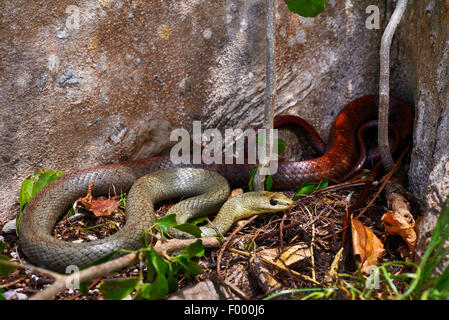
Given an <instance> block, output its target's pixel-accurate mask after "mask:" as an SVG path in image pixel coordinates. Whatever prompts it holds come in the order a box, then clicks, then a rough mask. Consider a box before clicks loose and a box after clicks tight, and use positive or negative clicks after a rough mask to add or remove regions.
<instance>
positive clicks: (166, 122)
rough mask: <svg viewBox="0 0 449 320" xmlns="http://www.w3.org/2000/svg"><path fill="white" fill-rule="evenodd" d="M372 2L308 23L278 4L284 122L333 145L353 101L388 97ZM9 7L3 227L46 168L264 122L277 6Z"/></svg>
mask: <svg viewBox="0 0 449 320" xmlns="http://www.w3.org/2000/svg"><path fill="white" fill-rule="evenodd" d="M370 4H373V3H372V1H367V0H363V1H360V0H345V1H337V0H329V1H328V3H327V5H326V9H325V11H324V12H323V13H322V14H320V15H319V16H318V17H316V18H301V17H299V16H297V15H294V14H292V13H290V12H289V11H288V10H287V8H286V5H285V3H284V2H283V1H278V16H277V30H276V38H277V44H278V47H277V53H276V55H277V76H278V102H277V106H276V112H277V113H280V112H288V113H294V114H300V115H301V116H302V117H304V118H305V119H307V120H308V121H310V123H311V124H312V125H314V126H315V127H316V128H318V130H319V132H320V134H321V135H322V136H323V138H324V139H327V134H328V130H329V128H330V124H331V123H332V121H333V119H334V117H335V115H336V114H337V113H338V111H339V110H340V109H341V108H342V107H343V106H344V105H345V104H346V103H348V102H350V101H351V100H353V99H355V98H357V97H359V96H362V95H365V94H371V93H375V92H376V91H377V79H378V53H377V52H378V47H379V40H380V36H381V31H379V30H368V29H366V28H365V19H366V17H367V14H366V13H365V10H366V7H367V6H368V5H370ZM71 5H72V6H73V5H76V8H77V10H78V11H79V18H80V19H79V26H78V28H73V26H74V22H76V21H75V20H74V16H73V15H74V11H73V7H69V6H71ZM379 6H380V12H381V19H382V21H384V20H385V19H384V15H385V11H386V8H385V7H384V4H383V3H382V4H379ZM76 8H75V9H76ZM0 12H2V15H1V17H0V19H1V25H2V32H1V36H0V37H1V38H0V84H1V85H0V136H1V137H2V139H0V168H1V170H0V185H1V187H2V189H1V192H0V221H5V220H8V219H9V218H11V217H13V216H14V215H15V214H16V213H17V201H18V191H19V188H20V184H21V182H22V181H23V179H24V178H26V177H27V176H28V175H30V174H32V173H33V172H34V170H36V169H39V168H46V169H57V170H61V171H63V172H69V171H71V170H74V169H76V168H86V167H91V166H95V165H98V164H103V163H111V162H120V161H124V160H127V159H131V158H135V157H136V156H139V157H143V156H151V155H155V154H157V153H159V152H161V151H163V150H164V149H166V148H167V146H168V135H167V134H166V133H167V132H170V129H172V128H174V127H179V126H183V127H185V128H186V129H188V130H191V128H192V125H191V124H192V120H201V121H202V123H203V127H204V128H211V127H219V128H220V129H223V128H225V127H233V128H246V127H248V126H253V125H257V124H258V123H260V122H261V120H262V109H263V97H264V85H265V82H264V76H265V61H264V56H265V38H264V37H265V0H216V1H204V0H169V1H162V0H152V1H144V0H133V1H124V0H98V1H90V0H89V1H87V0H84V1H83V0H81V1H67V0H63V1H61V0H59V1H56V0H51V1H44V0H37V1H35V0H33V1H18V0H16V1H2V2H1V3H0ZM155 134H157V135H156V136H155ZM164 138H165V139H164Z"/></svg>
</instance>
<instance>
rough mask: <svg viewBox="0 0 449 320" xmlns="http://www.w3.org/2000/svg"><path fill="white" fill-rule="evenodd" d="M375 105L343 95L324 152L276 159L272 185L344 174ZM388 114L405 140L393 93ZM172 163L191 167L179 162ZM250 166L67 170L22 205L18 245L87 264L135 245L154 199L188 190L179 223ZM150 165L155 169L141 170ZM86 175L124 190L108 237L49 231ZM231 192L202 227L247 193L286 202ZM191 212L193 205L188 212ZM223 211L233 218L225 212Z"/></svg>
mask: <svg viewBox="0 0 449 320" xmlns="http://www.w3.org/2000/svg"><path fill="white" fill-rule="evenodd" d="M377 105H378V98H377V96H375V95H370V96H364V97H362V98H359V99H357V100H354V101H353V102H351V103H349V104H348V105H347V106H346V107H345V108H343V109H342V111H341V112H340V113H339V114H338V115H337V117H336V119H335V121H334V123H333V125H332V128H331V131H330V134H329V143H328V146H327V148H326V150H323V151H324V154H323V155H322V156H320V157H318V158H315V159H312V160H305V161H282V162H279V164H278V171H277V173H276V174H275V175H273V187H274V188H275V189H278V190H279V189H291V188H297V187H300V186H301V185H302V183H303V182H305V181H309V182H318V181H321V180H323V179H325V178H335V179H339V178H341V177H343V176H344V175H345V173H347V172H348V171H349V170H350V169H351V166H352V165H353V164H354V162H355V161H356V158H357V139H356V132H357V130H358V128H359V127H360V126H361V125H362V124H363V123H365V122H367V121H369V120H372V119H376V118H377ZM286 117H289V116H286ZM279 119H280V120H279ZM282 119H283V120H282ZM286 119H287V118H285V117H284V118H282V117H279V118H278V121H277V124H278V125H280V124H283V123H287V122H288V121H287V120H286ZM390 121H391V122H393V123H395V124H396V126H397V127H398V128H401V130H400V139H401V141H405V139H406V138H407V137H408V136H409V135H410V133H411V129H412V121H413V116H412V110H411V108H410V107H409V106H408V105H406V104H405V103H403V102H401V101H399V100H397V99H393V98H392V99H391V100H390ZM275 125H276V120H275ZM304 131H305V133H306V136H307V135H309V137H312V138H311V139H312V141H313V139H315V138H314V137H317V136H318V135H317V134H316V133H314V132H312V131H313V130H312V129H311V128H305V129H304ZM178 167H192V168H190V169H188V168H185V169H183V170H179V169H177V168H178ZM195 167H196V169H195ZM253 167H254V165H252V164H231V165H230V164H210V165H206V164H199V165H185V164H180V165H175V164H173V163H172V162H171V161H170V159H169V158H168V157H154V158H150V159H145V160H140V161H134V162H125V163H121V164H109V165H104V166H100V167H96V168H91V169H84V170H79V171H76V172H74V173H71V174H67V175H65V176H63V177H61V178H59V179H57V180H55V181H53V182H52V183H50V184H48V185H47V186H46V187H44V188H43V189H42V190H41V191H40V192H39V193H38V194H37V195H36V196H34V197H33V199H32V200H31V201H30V202H29V204H28V205H27V207H26V208H25V210H24V212H23V214H22V217H21V220H20V224H19V239H20V245H21V248H22V250H23V252H24V253H25V255H26V256H27V257H28V258H29V259H30V260H31V261H32V262H33V263H34V264H36V265H40V266H44V267H46V268H49V269H53V270H58V271H65V268H66V266H68V265H77V266H83V265H86V264H89V263H91V262H93V261H95V260H97V259H98V258H100V257H102V256H104V255H106V254H107V253H109V252H112V251H114V250H118V249H121V248H126V249H136V248H139V247H140V246H141V242H140V237H141V234H142V231H143V230H145V229H146V228H148V227H149V226H151V225H152V224H153V223H154V219H155V216H154V204H155V203H157V202H159V201H162V200H163V199H168V198H180V197H184V198H185V197H190V196H194V198H193V199H187V201H186V200H185V201H183V202H181V203H180V204H179V205H177V208H176V206H175V209H174V211H176V212H178V222H180V223H182V222H185V221H186V220H187V219H188V218H189V216H188V215H183V212H185V210H184V209H185V208H186V207H188V208H189V209H192V208H195V207H196V206H198V205H199V204H200V203H201V204H203V205H205V206H206V210H205V211H206V212H203V213H212V212H216V211H217V210H218V209H219V208H220V207H221V205H222V204H223V202H225V200H226V198H227V196H228V194H229V184H230V185H231V186H232V187H240V186H244V185H246V184H247V183H248V180H249V172H250V170H251V169H252V168H253ZM166 169H170V170H166ZM198 169H200V170H198ZM161 170H162V171H161ZM216 172H218V173H219V174H220V175H222V176H223V177H224V178H223V177H221V176H220V175H218V174H217V173H216ZM149 173H153V174H152V175H150V176H148V177H147V176H146V175H148V174H149ZM135 182H136V184H135V185H134V186H133V184H134V183H135ZM228 182H229V184H228ZM91 183H94V184H95V186H94V189H93V195H94V196H98V195H102V194H108V193H109V192H110V191H111V190H112V186H113V187H114V188H115V190H116V192H117V193H118V192H128V190H129V195H128V197H129V198H128V201H127V203H128V204H127V208H126V223H125V225H124V226H123V228H122V229H121V230H120V231H118V232H117V233H115V234H113V235H111V236H109V237H106V238H104V239H101V240H95V241H92V242H86V243H70V242H65V241H61V240H57V239H55V238H54V237H52V236H51V232H52V230H53V228H54V225H55V223H56V221H57V219H58V218H59V217H60V216H61V215H62V214H64V213H65V212H66V211H67V209H68V208H70V206H71V205H72V204H73V202H74V201H76V200H77V199H78V198H80V197H82V196H84V195H85V194H86V190H87V188H88V186H89V185H90V184H91ZM130 189H131V190H130ZM148 189H149V190H148ZM212 199H214V201H212ZM272 199H274V200H275V201H271V202H272V203H276V204H275V205H273V204H270V200H272ZM215 200H216V201H215ZM231 200H232V199H231ZM237 200H238V201H240V202H239V203H240V204H237V202H236V203H234V204H232V203H231V204H229V205H227V203H226V205H224V206H223V208H222V209H221V210H220V213H219V214H218V215H217V218H216V219H215V220H217V221H215V220H214V221H213V222H214V226H215V227H214V228H212V229H211V228H210V227H205V228H203V230H202V232H203V235H215V234H217V233H225V232H226V231H227V230H225V229H229V224H230V223H232V222H233V221H234V220H238V219H242V218H243V217H246V216H247V215H248V214H249V213H251V214H253V213H254V212H250V211H251V210H248V209H242V205H243V204H245V201H246V205H247V207H246V208H248V207H251V206H256V207H257V206H258V207H259V208H258V210H259V213H260V212H271V211H280V210H284V209H285V208H288V207H289V206H291V201H290V200H289V199H288V198H286V197H285V196H283V195H281V194H277V193H262V194H261V193H248V194H243V195H242V196H241V199H240V197H239V198H238V199H236V200H235V201H237ZM248 205H249V206H248ZM183 206H184V207H183ZM270 206H271V207H272V208H271V209H273V210H271V211H270V210H269V209H268V208H269V207H270ZM177 209H179V210H177ZM197 213H198V212H196V211H195V210H193V213H191V214H192V215H195V214H197ZM227 214H230V215H231V216H232V219H230V218H227ZM231 220H232V221H231Z"/></svg>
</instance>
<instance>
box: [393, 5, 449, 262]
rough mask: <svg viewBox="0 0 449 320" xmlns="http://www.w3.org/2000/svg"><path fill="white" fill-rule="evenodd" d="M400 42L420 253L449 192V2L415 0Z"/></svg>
mask: <svg viewBox="0 0 449 320" xmlns="http://www.w3.org/2000/svg"><path fill="white" fill-rule="evenodd" d="M398 43H399V45H398V46H397V47H396V49H397V50H396V59H395V61H396V63H395V64H394V66H393V69H394V73H395V78H396V84H397V85H396V88H397V89H398V90H399V91H400V90H402V91H407V90H411V91H412V95H413V99H414V104H415V129H414V141H413V152H412V157H411V163H410V170H409V184H410V190H411V191H412V192H413V194H414V195H415V196H416V197H417V198H418V199H419V200H421V202H422V205H423V206H422V208H423V214H424V219H423V221H422V222H421V223H420V225H419V233H420V237H419V239H420V240H419V242H418V254H421V253H422V251H423V250H424V249H425V248H426V244H427V241H428V239H429V237H430V233H431V231H432V230H433V228H434V226H435V222H436V220H437V218H438V214H439V212H440V210H441V206H442V204H443V201H444V200H445V199H446V198H447V197H448V196H449V144H448V141H449V1H448V0H443V1H435V0H425V1H410V3H409V6H408V8H407V11H406V15H405V17H404V20H403V21H402V23H401V28H400V30H399V34H398ZM393 93H394V91H393ZM397 95H398V94H397Z"/></svg>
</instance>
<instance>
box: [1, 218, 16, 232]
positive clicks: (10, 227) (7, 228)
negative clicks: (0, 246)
mask: <svg viewBox="0 0 449 320" xmlns="http://www.w3.org/2000/svg"><path fill="white" fill-rule="evenodd" d="M2 233H3V234H14V233H16V219H13V220H11V221H9V222H7V223H6V224H5V225H4V226H3V229H2Z"/></svg>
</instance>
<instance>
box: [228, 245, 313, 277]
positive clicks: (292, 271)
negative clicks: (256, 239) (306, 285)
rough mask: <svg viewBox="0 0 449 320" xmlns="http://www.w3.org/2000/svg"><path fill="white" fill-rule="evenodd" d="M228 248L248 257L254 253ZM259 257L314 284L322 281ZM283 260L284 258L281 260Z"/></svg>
mask: <svg viewBox="0 0 449 320" xmlns="http://www.w3.org/2000/svg"><path fill="white" fill-rule="evenodd" d="M228 250H229V251H231V252H235V253H237V254H240V255H242V256H245V257H248V258H251V255H252V254H251V253H249V252H245V251H241V250H238V249H234V248H229V249H228ZM259 258H260V259H261V260H262V261H263V262H265V263H268V264H270V265H272V266H275V267H277V268H279V269H281V270H284V271H287V272H290V273H291V274H294V275H295V276H298V277H301V278H303V279H304V280H307V281H310V282H312V283H314V284H316V285H320V283H319V282H318V281H316V280H314V279H312V278H311V277H309V276H306V275H305V274H302V273H299V272H297V271H295V270H292V269H290V268H288V267H286V266H284V265H280V264H277V263H274V262H273V261H271V260H268V259H266V258H264V257H260V256H259ZM281 261H282V260H281Z"/></svg>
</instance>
